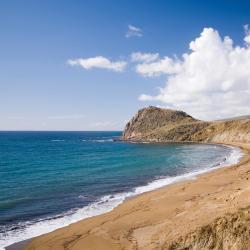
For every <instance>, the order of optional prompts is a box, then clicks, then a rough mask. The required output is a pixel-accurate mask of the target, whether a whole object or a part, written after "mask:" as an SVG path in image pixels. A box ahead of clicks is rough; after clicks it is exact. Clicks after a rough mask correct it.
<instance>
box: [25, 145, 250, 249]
mask: <svg viewBox="0 0 250 250" xmlns="http://www.w3.org/2000/svg"><path fill="white" fill-rule="evenodd" d="M231 145H232V144H231ZM233 145H234V146H240V147H241V148H242V149H243V150H244V151H245V153H246V154H245V156H244V157H243V159H242V160H241V162H240V163H239V164H237V165H234V166H231V167H225V168H221V169H217V170H215V171H213V172H209V173H206V174H202V175H200V176H199V177H198V178H197V179H195V180H189V181H183V182H180V183H176V184H172V185H170V186H167V187H164V188H161V189H158V190H155V191H152V192H148V193H144V194H142V195H140V196H138V197H135V198H133V199H130V200H127V201H125V202H124V203H123V204H121V205H119V206H118V207H116V208H115V209H114V210H113V211H111V212H109V213H106V214H103V215H100V216H96V217H92V218H89V219H85V220H82V221H79V222H77V223H74V224H71V225H70V226H67V227H64V228H61V229H58V230H56V231H54V232H52V233H48V234H45V235H42V236H39V237H36V238H34V239H33V240H31V241H30V242H29V243H28V244H27V246H26V247H25V250H28V249H29V250H31V249H32V250H34V249H39V250H45V249H52V250H59V249H74V250H77V249H78V250H85V249H87V250H92V249H97V250H98V249H102V250H106V249H107V250H112V249H145V250H146V249H183V248H182V247H183V246H184V245H185V244H187V243H185V244H184V243H181V242H182V241H183V239H185V236H187V235H193V234H192V232H197V230H198V229H199V228H201V229H202V230H203V228H207V225H211V224H213V223H214V221H216V218H218V217H222V218H224V217H223V216H225V215H227V214H228V213H236V214H237V213H238V211H240V209H241V208H247V207H248V206H249V205H250V154H249V152H250V144H239V143H238V144H237V143H234V144H233ZM223 221H224V224H225V221H226V219H224V220H223ZM248 222H249V221H248ZM216 223H217V222H216ZM217 224H218V223H217ZM217 224H216V225H217ZM248 225H250V224H248ZM224 227H225V226H223V228H224ZM223 228H222V229H223ZM211 230H212V229H211ZM229 230H231V229H230V228H229ZM246 230H249V228H246ZM199 232H200V231H199ZM209 232H210V231H209ZM244 232H245V231H244ZM244 232H243V233H244ZM243 233H242V235H243ZM195 235H196V234H195ZM240 236H241V235H240ZM183 237H184V238H183ZM192 237H193V236H192ZM194 238H195V237H193V238H192V239H191V241H192V240H193V241H194ZM196 240H197V239H196ZM189 241H190V240H189ZM173 242H175V243H173ZM178 244H183V245H182V247H179V248H178V246H181V245H178ZM206 244H208V243H206ZM213 244H214V243H213ZM228 244H229V243H228ZM247 244H248V243H247ZM243 245H244V244H243ZM228 246H229V247H228V248H227V249H240V247H237V246H240V245H235V247H232V248H230V244H229V245H228ZM245 247H246V245H245ZM215 248H216V247H214V248H211V249H215ZM187 249H189V248H187ZM192 249H193V248H192ZM196 249H200V248H196ZM216 249H220V247H218V248H216ZM221 249H222V248H221ZM223 249H224V248H223ZM225 249H226V247H225ZM242 249H243V248H242ZM249 249H250V246H249Z"/></svg>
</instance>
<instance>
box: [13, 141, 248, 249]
mask: <svg viewBox="0 0 250 250" xmlns="http://www.w3.org/2000/svg"><path fill="white" fill-rule="evenodd" d="M218 144H220V143H218ZM221 144H223V145H227V146H234V147H235V146H236V147H240V148H241V150H242V151H243V152H244V153H245V155H244V157H242V159H241V161H240V163H238V164H236V165H233V166H231V167H219V168H215V169H211V170H210V171H208V172H206V173H201V174H199V176H198V178H196V179H195V180H192V179H187V180H182V181H179V182H176V183H174V184H169V185H167V186H164V187H160V188H158V189H155V190H152V191H151V190H150V191H148V192H145V193H142V194H139V195H138V196H135V197H130V198H129V199H126V201H124V202H123V203H122V204H120V205H118V207H115V208H114V209H113V210H112V211H111V212H107V213H105V214H101V215H98V216H94V217H91V218H87V219H83V220H81V221H78V222H76V223H73V224H71V225H69V226H67V227H63V228H60V229H57V230H55V231H53V232H51V233H48V234H45V235H41V236H38V237H35V238H34V239H30V240H29V241H28V243H27V244H25V247H24V248H23V247H21V248H15V249H33V247H34V246H36V248H35V249H40V245H41V246H43V248H42V249H46V247H45V246H44V245H43V243H41V242H43V239H50V238H51V237H54V236H55V235H57V234H58V232H60V233H62V234H63V235H64V234H65V232H67V233H66V235H67V236H66V238H68V236H69V235H71V237H70V238H72V233H73V235H74V234H76V233H77V231H78V229H79V226H80V227H81V229H79V233H80V232H81V231H84V227H86V229H87V228H89V226H90V224H91V225H92V223H93V222H94V224H97V225H98V222H101V221H103V219H105V220H106V219H108V218H107V217H113V216H114V215H116V214H117V213H118V214H122V212H123V210H124V208H126V207H130V206H131V205H132V206H133V207H134V206H136V207H137V206H138V202H139V203H141V200H143V201H144V200H145V199H146V200H148V199H149V198H150V197H152V196H153V197H159V195H160V196H162V193H166V194H165V195H167V196H169V195H170V196H171V192H172V191H171V190H172V189H176V188H177V187H179V188H180V189H183V188H184V190H185V189H186V185H190V183H193V184H191V185H195V183H196V182H200V181H201V180H202V179H207V178H209V179H210V178H211V176H213V175H217V172H218V173H220V175H221V174H222V175H223V172H227V171H228V169H232V168H233V169H235V168H238V167H239V166H242V165H245V164H247V163H248V162H249V148H250V147H249V144H242V143H229V144H226V143H221ZM203 184H204V183H203ZM204 188H205V187H203V189H204ZM205 190H206V188H205ZM172 195H173V193H172ZM199 195H201V194H199ZM154 199H156V198H154ZM131 203H132V204H131ZM174 204H175V205H176V206H177V203H176V201H175V199H173V197H172V200H171V206H170V207H173V206H174ZM147 207H149V211H150V205H149V204H148V205H146V204H144V205H140V206H139V207H138V213H139V214H144V212H143V211H145V208H147ZM177 207H178V206H177ZM177 207H176V209H178V208H177ZM157 209H159V207H157ZM160 210H162V209H160ZM163 210H164V209H163ZM167 210H169V209H167ZM229 210H230V209H229ZM172 212H173V211H172ZM131 215H132V214H131ZM169 215H170V214H169ZM216 215H217V213H216ZM153 216H154V217H155V215H153ZM131 217H132V216H131ZM139 217H141V215H140V216H139ZM151 217H152V215H151ZM151 217H150V218H151ZM167 217H168V216H167ZM167 217H166V218H167ZM151 219H152V218H151ZM162 219H163V220H164V217H163V218H162ZM142 220H143V221H144V220H147V217H143V218H142ZM152 220H153V221H154V219H152ZM136 221H137V222H138V220H135V222H136ZM118 224H119V223H118ZM135 224H137V223H135ZM198 224H199V223H198ZM198 224H197V225H198ZM120 226H121V225H120ZM120 226H118V228H120ZM77 228H78V229H77ZM94 228H96V226H94ZM94 228H92V229H91V230H93V229H94ZM125 228H126V227H125ZM76 229H77V231H75V230H76ZM120 230H122V229H121V228H120ZM108 231H109V230H108ZM115 231H116V230H115ZM116 234H117V233H116ZM94 235H95V234H94ZM94 235H93V236H94ZM98 237H99V236H98ZM66 238H65V239H66ZM90 238H92V237H90ZM104 238H105V237H104ZM73 241H74V240H73ZM73 241H72V242H73ZM85 241H86V239H85ZM92 241H93V239H92V240H90V241H88V243H87V242H85V243H83V245H84V246H85V245H86V246H88V244H90V243H89V242H92ZM103 241H104V242H103ZM106 241H107V242H108V243H107V242H106ZM113 241H114V240H111V243H112V242H113ZM38 242H39V247H38V245H37V243H38ZM56 242H57V241H56ZM60 242H61V243H62V242H63V239H61V241H60ZM98 242H99V243H100V242H102V243H101V246H102V249H103V244H106V243H107V246H108V248H109V249H119V248H117V247H118V245H119V243H117V242H116V243H115V245H114V246H113V245H112V244H111V245H110V242H109V240H107V239H101V240H100V239H95V244H99V243H98ZM105 242H106V243H105ZM92 243H93V242H92ZM92 243H91V244H92ZM56 244H57V243H56ZM122 244H124V243H122ZM130 244H131V243H129V244H125V248H126V246H128V245H130ZM37 247H38V248H37ZM44 247H45V248H44ZM58 247H59V246H58ZM88 247H90V245H89V246H88ZM96 247H97V249H98V245H97V246H96ZM54 248H55V249H60V247H59V248H57V247H55V246H53V249H54ZM69 249H78V248H69ZM81 249H82V248H81ZM88 249H91V248H88Z"/></svg>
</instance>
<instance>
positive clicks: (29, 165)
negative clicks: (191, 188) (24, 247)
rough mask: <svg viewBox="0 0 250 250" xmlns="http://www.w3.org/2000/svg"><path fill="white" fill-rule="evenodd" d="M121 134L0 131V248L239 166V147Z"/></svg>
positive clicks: (115, 132)
mask: <svg viewBox="0 0 250 250" xmlns="http://www.w3.org/2000/svg"><path fill="white" fill-rule="evenodd" d="M120 136H121V132H119V131H114V132H103V131H98V132H96V131H95V132H0V249H4V247H5V246H8V245H10V244H13V243H15V242H19V241H23V240H26V239H29V238H32V237H35V236H38V235H41V234H44V233H48V232H51V231H53V230H55V229H58V228H60V227H63V226H67V225H69V224H71V223H73V222H76V221H79V220H81V219H84V218H87V217H91V216H95V215H99V214H102V213H105V212H108V211H111V210H112V209H113V208H114V207H116V206H118V205H119V204H121V203H122V202H123V201H124V200H125V199H127V198H130V197H134V196H136V195H139V194H142V193H144V192H148V191H152V190H154V189H157V188H161V187H163V186H166V185H169V184H171V183H174V182H177V181H181V180H186V179H192V178H195V177H196V176H197V175H198V174H201V173H204V172H207V171H211V170H213V169H215V168H218V167H223V166H228V165H230V164H234V163H237V162H238V161H239V159H240V158H241V157H242V153H241V151H240V149H238V148H233V147H229V146H224V145H213V144H194V143H170V144H166V143H165V144H164V143H155V144H149V143H129V142H123V141H117V140H116V139H117V138H119V137H120Z"/></svg>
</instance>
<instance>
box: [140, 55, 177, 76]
mask: <svg viewBox="0 0 250 250" xmlns="http://www.w3.org/2000/svg"><path fill="white" fill-rule="evenodd" d="M179 70H180V64H179V63H178V62H177V60H176V61H174V60H173V59H172V58H169V57H167V56H166V57H164V58H163V59H159V60H158V61H155V62H151V63H148V62H146V61H145V62H144V63H141V64H137V65H136V72H137V73H138V74H140V75H143V76H150V77H152V76H159V75H161V74H172V73H177V72H178V71H179Z"/></svg>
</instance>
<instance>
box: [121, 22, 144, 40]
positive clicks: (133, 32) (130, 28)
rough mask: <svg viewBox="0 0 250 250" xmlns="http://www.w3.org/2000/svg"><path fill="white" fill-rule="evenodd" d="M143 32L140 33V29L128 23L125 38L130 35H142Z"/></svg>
mask: <svg viewBox="0 0 250 250" xmlns="http://www.w3.org/2000/svg"><path fill="white" fill-rule="evenodd" d="M142 35H143V33H142V29H140V28H138V27H135V26H133V25H128V31H127V33H126V34H125V37H126V38H130V37H133V36H135V37H142Z"/></svg>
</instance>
